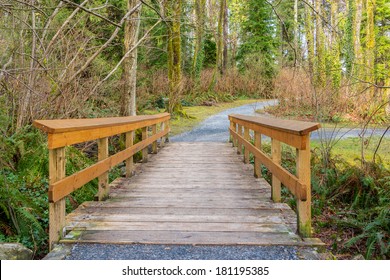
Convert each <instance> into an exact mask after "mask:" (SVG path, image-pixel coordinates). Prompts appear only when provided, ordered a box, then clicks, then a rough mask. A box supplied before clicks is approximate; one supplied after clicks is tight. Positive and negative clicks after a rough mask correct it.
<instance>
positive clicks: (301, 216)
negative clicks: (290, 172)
mask: <svg viewBox="0 0 390 280" xmlns="http://www.w3.org/2000/svg"><path fill="white" fill-rule="evenodd" d="M296 169H297V177H298V178H299V180H301V181H302V182H303V183H304V184H305V185H306V189H305V191H306V200H305V201H302V200H301V199H298V200H297V212H298V213H297V214H298V222H297V223H298V231H299V234H300V235H301V236H303V237H311V236H312V232H311V187H310V184H311V182H310V147H309V143H307V147H306V149H305V150H298V149H297V167H296Z"/></svg>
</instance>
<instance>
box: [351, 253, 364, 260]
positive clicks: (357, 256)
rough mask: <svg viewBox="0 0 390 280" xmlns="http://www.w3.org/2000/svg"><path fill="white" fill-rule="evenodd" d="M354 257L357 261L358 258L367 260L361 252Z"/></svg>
mask: <svg viewBox="0 0 390 280" xmlns="http://www.w3.org/2000/svg"><path fill="white" fill-rule="evenodd" d="M352 259H353V260H355V261H356V260H365V258H364V257H363V255H361V254H359V255H356V256H354V257H353V258H352Z"/></svg>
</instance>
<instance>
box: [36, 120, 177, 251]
mask: <svg viewBox="0 0 390 280" xmlns="http://www.w3.org/2000/svg"><path fill="white" fill-rule="evenodd" d="M169 119H170V115H169V114H168V113H163V114H158V115H152V116H133V117H116V118H101V119H69V120H36V121H34V123H33V124H34V126H35V127H37V128H39V129H41V130H43V131H45V132H47V133H48V147H49V184H50V185H49V194H48V195H49V244H50V248H51V247H52V245H53V243H55V242H57V241H58V240H59V238H60V237H61V235H62V234H63V233H62V229H63V228H64V226H65V197H66V196H67V195H69V194H71V193H72V192H73V191H75V190H77V189H79V188H81V187H82V186H83V185H85V184H86V183H88V182H89V181H91V180H93V179H95V178H98V180H99V190H98V195H97V196H98V199H99V200H103V199H104V198H106V197H107V196H108V193H109V184H108V171H109V170H110V169H111V168H113V167H114V166H116V165H117V164H119V163H121V162H123V161H125V162H126V176H130V175H131V173H132V169H133V155H134V154H135V153H137V152H139V151H141V150H142V151H143V152H142V157H143V161H146V160H147V154H148V146H149V145H152V151H153V152H154V153H157V140H158V139H159V138H161V145H164V143H165V138H166V137H167V135H168V133H169ZM158 125H159V126H160V129H159V131H158V127H157V126H158ZM149 127H151V135H149V134H150V133H149ZM136 129H142V141H140V142H138V143H136V144H134V143H133V142H134V135H135V133H134V132H135V130H136ZM118 134H125V137H126V148H125V149H124V150H123V151H120V152H118V153H116V154H114V155H112V156H109V154H108V137H110V136H114V135H118ZM96 139H97V140H98V162H97V163H95V164H93V165H92V166H90V167H87V168H85V169H83V170H81V171H79V172H77V173H75V174H72V175H69V176H66V174H65V162H66V157H65V147H66V146H69V145H73V144H77V143H83V142H86V141H91V140H96Z"/></svg>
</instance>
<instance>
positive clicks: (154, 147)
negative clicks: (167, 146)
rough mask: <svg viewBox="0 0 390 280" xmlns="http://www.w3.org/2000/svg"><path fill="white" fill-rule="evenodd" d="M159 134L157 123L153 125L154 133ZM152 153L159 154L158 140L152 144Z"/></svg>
mask: <svg viewBox="0 0 390 280" xmlns="http://www.w3.org/2000/svg"><path fill="white" fill-rule="evenodd" d="M155 134H157V124H154V125H152V135H155ZM152 153H153V154H157V140H156V141H154V142H153V144H152Z"/></svg>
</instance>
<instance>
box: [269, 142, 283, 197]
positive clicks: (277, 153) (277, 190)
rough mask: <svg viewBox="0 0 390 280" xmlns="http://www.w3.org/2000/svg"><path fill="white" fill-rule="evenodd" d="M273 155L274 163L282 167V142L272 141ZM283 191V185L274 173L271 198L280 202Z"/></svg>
mask: <svg viewBox="0 0 390 280" xmlns="http://www.w3.org/2000/svg"><path fill="white" fill-rule="evenodd" d="M271 155H272V161H273V162H274V163H275V164H278V165H280V164H281V159H282V151H281V147H280V141H279V140H276V139H272V140H271ZM281 189H282V183H281V182H280V180H279V178H278V176H277V175H276V174H274V173H272V191H271V193H272V194H271V196H272V200H273V201H274V202H280V200H281V198H282V196H281Z"/></svg>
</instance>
